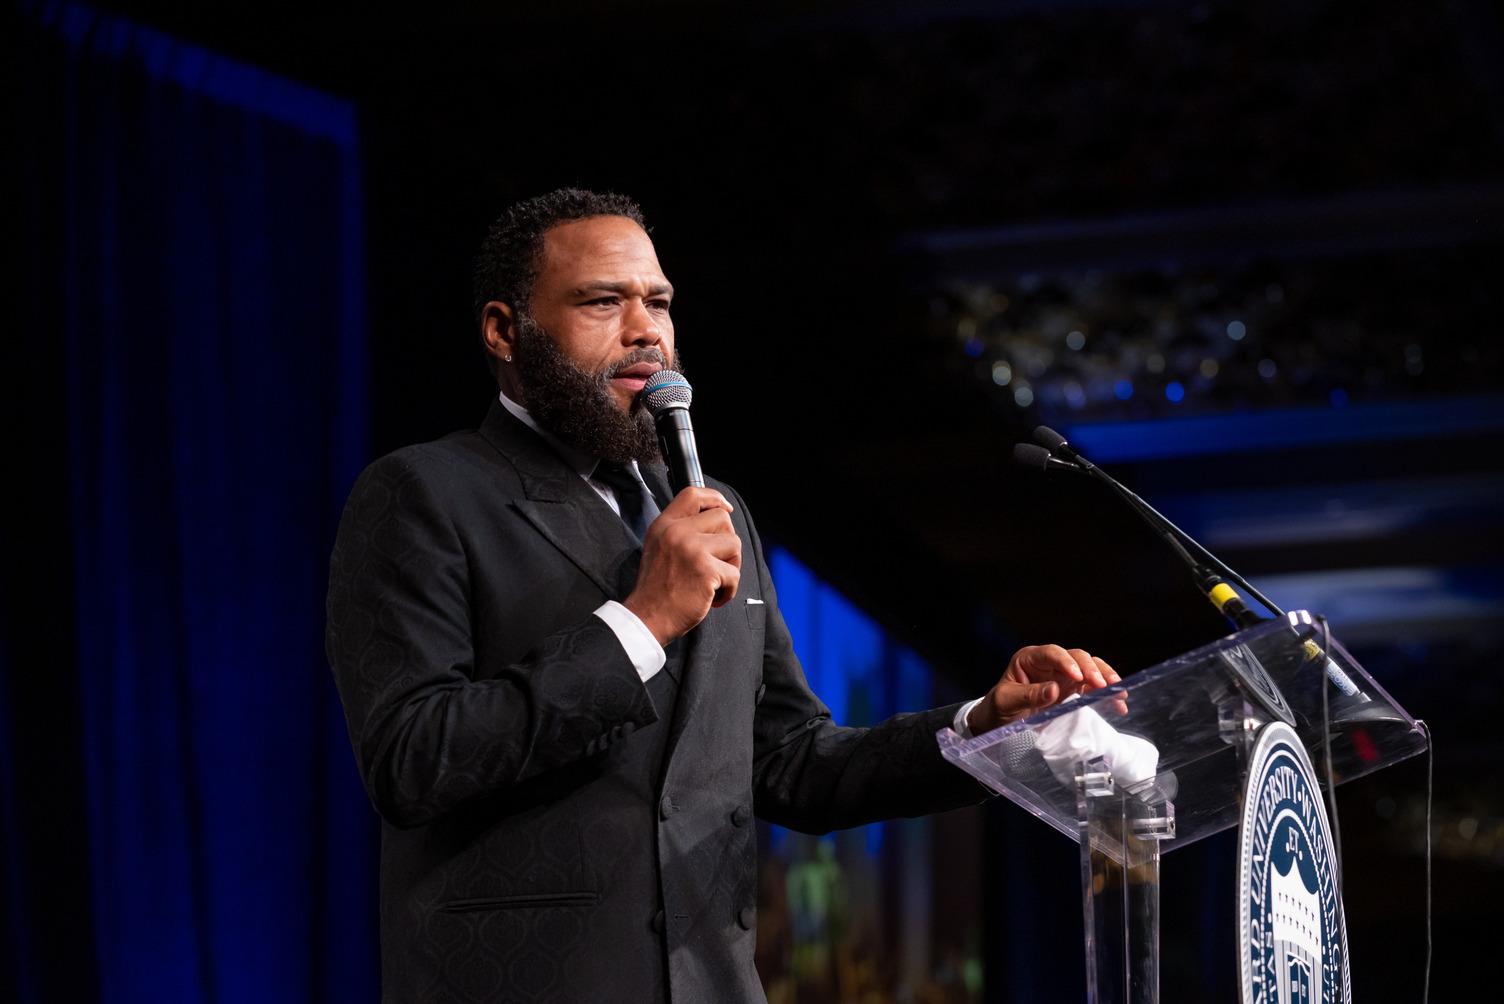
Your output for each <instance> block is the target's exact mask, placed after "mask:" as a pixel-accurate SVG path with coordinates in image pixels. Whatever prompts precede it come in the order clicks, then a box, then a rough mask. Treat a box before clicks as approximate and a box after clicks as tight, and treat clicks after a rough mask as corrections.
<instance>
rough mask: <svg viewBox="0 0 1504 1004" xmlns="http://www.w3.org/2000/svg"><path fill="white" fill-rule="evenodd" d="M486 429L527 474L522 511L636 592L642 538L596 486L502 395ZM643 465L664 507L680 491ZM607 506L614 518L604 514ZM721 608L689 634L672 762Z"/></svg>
mask: <svg viewBox="0 0 1504 1004" xmlns="http://www.w3.org/2000/svg"><path fill="white" fill-rule="evenodd" d="M480 434H481V436H482V437H483V438H484V439H485V440H486V441H487V442H489V443H490V444H491V445H492V446H493V447H495V448H496V450H497V452H499V453H500V454H501V455H502V456H504V457H506V458H507V459H508V460H510V461H511V463H512V466H513V467H514V468H515V469H516V471H517V474H518V476H519V477H520V478H521V480H522V489H523V494H524V495H525V496H526V498H522V499H515V500H513V502H512V505H513V506H514V507H515V508H516V509H517V511H518V512H520V513H521V514H522V515H523V517H524V518H526V519H527V520H528V522H530V523H532V524H533V526H534V527H535V528H536V529H537V530H538V532H539V533H541V534H542V535H543V536H544V537H545V538H546V539H547V540H548V541H549V542H550V543H551V544H553V546H554V547H556V548H558V549H559V551H560V552H562V553H563V554H564V555H565V557H567V558H568V559H569V560H570V561H572V562H573V563H574V564H575V565H576V566H577V567H578V568H579V569H580V571H581V572H583V573H584V574H585V575H587V576H588V577H589V578H590V580H591V581H592V582H594V583H595V584H596V585H597V586H599V587H600V588H601V591H602V592H604V593H605V594H606V595H607V596H608V597H610V598H611V599H615V600H620V599H622V598H624V597H625V596H626V595H627V594H628V593H629V592H631V591H632V587H633V585H635V584H636V582H637V570H638V568H639V567H640V565H641V563H642V545H641V544H640V543H639V542H638V540H637V538H636V537H635V536H634V535H633V533H632V531H631V530H629V529H628V528H627V525H626V524H625V523H623V522H622V521H621V519H620V517H618V516H617V515H616V514H615V513H613V512H612V511H611V507H610V506H608V505H606V503H605V501H604V500H603V499H601V497H600V496H599V495H597V494H596V493H595V490H594V489H593V488H591V487H590V486H589V485H588V484H586V483H585V481H584V479H583V478H581V477H580V476H579V474H577V473H576V472H575V471H573V470H571V469H570V468H569V465H568V464H566V463H565V462H564V460H563V459H562V458H560V457H559V455H558V454H557V453H555V452H554V451H553V448H552V447H550V446H549V445H548V444H547V443H546V442H544V441H543V438H542V437H541V436H539V435H538V434H537V433H535V432H533V430H531V429H529V428H528V427H527V426H525V425H523V424H522V423H521V422H519V421H517V419H515V418H513V417H512V415H511V413H509V412H508V411H507V410H506V409H505V408H503V407H502V406H501V404H500V403H499V402H492V404H491V411H490V413H489V414H487V415H486V421H485V423H484V424H483V425H482V426H481V429H480ZM640 469H641V471H642V475H643V480H644V481H646V482H647V483H648V486H649V487H650V488H651V489H652V490H653V494H654V495H655V496H656V497H657V498H658V499H659V504H660V507H661V506H662V505H663V504H664V503H665V502H667V501H669V500H671V499H672V498H673V495H672V493H671V491H670V488H669V484H668V471H667V469H666V468H664V467H662V466H660V465H648V464H643V465H640ZM602 513H604V514H605V515H606V516H609V517H610V518H609V519H606V518H602ZM715 614H716V611H714V610H713V611H711V615H710V616H708V617H706V618H705V620H704V621H703V622H701V624H700V626H699V627H697V628H695V630H693V631H691V632H690V633H689V634H688V635H687V636H686V637H685V639H684V642H685V650H684V663H683V669H682V670H681V674H682V676H681V680H680V688H679V698H678V701H677V702H675V703H676V707H675V709H674V718H673V722H672V724H671V726H670V728H669V735H668V745H667V747H666V748H665V750H664V763H665V765H667V764H668V763H670V762H671V761H672V757H673V753H674V747H675V745H676V744H677V743H678V740H679V737H680V736H681V735H682V734H683V732H684V727H685V724H686V723H687V722H688V721H689V720H690V717H691V716H692V715H693V714H694V712H695V709H696V707H697V706H698V705H699V703H700V700H701V699H702V697H703V696H704V694H705V693H706V691H707V689H708V688H709V686H710V684H711V683H712V682H713V680H712V677H713V675H714V666H715V660H716V655H717V654H718V653H719V652H720V647H721V631H720V627H719V618H718V617H716V616H715Z"/></svg>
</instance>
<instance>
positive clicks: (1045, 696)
mask: <svg viewBox="0 0 1504 1004" xmlns="http://www.w3.org/2000/svg"><path fill="white" fill-rule="evenodd" d="M1120 681H1121V677H1119V676H1118V674H1117V672H1116V671H1115V670H1114V669H1113V668H1112V667H1111V666H1109V665H1107V663H1106V662H1104V661H1103V660H1101V659H1098V658H1097V657H1096V656H1094V655H1092V654H1090V653H1089V652H1086V651H1084V650H1082V649H1079V648H1071V649H1066V648H1061V647H1060V646H1059V645H1030V646H1029V647H1028V648H1021V649H1019V650H1018V651H1017V652H1015V653H1014V654H1013V658H1012V659H1010V660H1009V661H1008V668H1007V670H1005V671H1004V672H1003V678H1002V679H1001V680H999V681H998V682H997V686H995V687H993V688H992V689H991V690H989V691H988V692H987V696H986V697H984V698H982V700H981V702H980V703H978V704H977V706H976V707H974V708H972V709H971V712H970V713H969V714H967V716H966V725H967V727H968V728H970V729H971V734H972V735H974V736H979V735H981V734H982V733H983V732H990V731H991V730H993V729H995V728H999V727H1001V726H1003V725H1007V724H1008V723H1009V722H1013V721H1017V720H1018V719H1020V718H1023V717H1025V716H1026V715H1031V714H1033V713H1034V712H1036V711H1042V710H1044V709H1045V708H1048V707H1050V706H1051V705H1054V704H1058V703H1059V702H1061V701H1063V700H1065V699H1066V698H1067V697H1070V696H1071V695H1073V694H1084V693H1089V692H1091V691H1093V690H1098V689H1100V688H1102V687H1110V686H1112V685H1113V684H1114V683H1118V682H1120ZM1118 707H1119V710H1120V711H1125V712H1126V711H1127V705H1126V703H1125V702H1123V701H1122V700H1121V699H1120V700H1119V701H1118Z"/></svg>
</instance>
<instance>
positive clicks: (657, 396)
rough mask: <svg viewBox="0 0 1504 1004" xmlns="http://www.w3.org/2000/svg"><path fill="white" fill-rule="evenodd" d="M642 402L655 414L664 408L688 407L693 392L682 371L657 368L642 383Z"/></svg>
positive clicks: (693, 394)
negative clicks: (656, 370) (657, 369)
mask: <svg viewBox="0 0 1504 1004" xmlns="http://www.w3.org/2000/svg"><path fill="white" fill-rule="evenodd" d="M641 396H642V403H643V404H644V405H645V406H646V407H647V409H648V411H650V412H652V413H653V414H654V415H657V414H658V413H659V412H661V411H663V410H664V409H666V408H688V407H689V402H690V401H691V400H693V399H694V396H695V392H694V390H693V388H691V387H690V386H689V381H688V380H686V379H684V375H683V374H682V373H677V372H675V371H674V370H659V371H658V372H657V373H654V374H653V375H652V376H650V377H648V379H647V382H646V383H645V384H643V385H642V395H641Z"/></svg>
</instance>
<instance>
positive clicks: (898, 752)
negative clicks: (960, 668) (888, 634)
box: [725, 489, 988, 833]
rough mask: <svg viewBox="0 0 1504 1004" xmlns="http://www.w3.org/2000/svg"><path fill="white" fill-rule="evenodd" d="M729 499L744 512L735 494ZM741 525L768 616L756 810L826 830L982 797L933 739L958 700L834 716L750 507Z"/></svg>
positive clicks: (802, 827) (797, 826)
mask: <svg viewBox="0 0 1504 1004" xmlns="http://www.w3.org/2000/svg"><path fill="white" fill-rule="evenodd" d="M725 490H726V491H728V492H730V489H725ZM731 494H732V495H733V496H735V493H734V492H731ZM734 504H735V505H736V507H737V509H738V510H740V511H741V512H742V513H744V514H745V513H746V511H747V510H746V508H745V503H743V502H742V500H741V498H740V497H739V496H735V502H734ZM746 526H747V533H748V536H749V538H750V541H751V545H752V546H751V552H752V554H753V556H754V561H755V567H756V573H757V575H758V577H759V579H758V586H759V588H760V589H761V590H762V596H763V598H764V600H765V602H766V604H767V618H768V619H767V627H766V631H765V634H764V644H763V685H764V687H765V688H766V689H765V690H763V691H762V696H761V697H760V699H759V701H758V703H757V709H756V714H755V719H754V724H753V739H754V743H753V745H754V749H753V791H754V799H755V804H756V809H757V814H758V815H759V816H761V817H762V818H764V819H767V820H768V821H770V822H773V823H777V824H779V825H781V826H787V827H789V828H790V829H794V830H799V831H801V832H805V833H825V832H828V831H829V830H833V829H844V828H846V827H850V826H860V825H862V824H864V823H870V822H873V821H875V820H879V819H891V818H893V817H895V816H921V815H927V814H929V813H932V812H941V811H944V810H947V809H956V808H960V807H962V806H967V805H975V804H976V803H978V802H981V801H982V800H984V799H985V798H986V797H987V795H988V792H987V791H986V789H984V788H983V787H982V786H981V785H980V784H978V783H977V782H976V781H975V780H974V779H973V778H972V777H971V775H969V774H967V773H966V772H965V771H963V770H961V769H959V768H957V767H956V766H954V765H953V764H951V763H948V762H947V761H946V760H945V758H944V757H942V756H941V755H940V749H939V744H938V742H937V741H936V736H935V734H936V733H937V732H938V731H939V730H940V729H942V728H944V727H946V726H948V725H950V724H952V722H953V721H954V720H955V715H956V711H957V710H958V709H959V708H960V706H961V705H960V704H953V705H950V706H948V707H944V708H936V709H933V710H930V711H921V712H915V713H912V714H900V715H895V716H893V717H892V718H889V719H888V720H886V721H884V722H882V723H880V724H878V725H875V726H873V727H871V728H849V727H844V726H840V725H837V724H835V723H834V722H833V721H831V717H830V709H829V708H827V707H826V706H825V704H824V703H823V702H822V701H821V700H820V699H819V698H818V697H816V696H815V694H814V693H813V692H812V691H811V690H810V688H809V684H808V682H807V681H806V679H805V676H804V669H803V668H802V667H801V666H800V664H799V657H798V656H797V655H795V654H794V646H793V640H792V639H791V638H790V637H789V631H788V627H787V625H785V623H784V621H783V615H782V614H781V613H779V610H778V598H777V594H776V592H775V590H774V588H773V580H772V577H771V576H770V575H769V574H768V568H767V562H766V560H765V557H764V555H763V551H762V542H761V540H760V539H759V538H758V535H757V530H756V528H755V526H754V525H753V523H752V520H751V517H750V516H748V517H747V521H746Z"/></svg>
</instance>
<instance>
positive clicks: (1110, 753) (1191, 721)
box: [938, 611, 1426, 1004]
mask: <svg viewBox="0 0 1504 1004" xmlns="http://www.w3.org/2000/svg"><path fill="white" fill-rule="evenodd" d="M1323 687H1325V690H1326V703H1327V712H1328V715H1327V717H1326V719H1325V720H1326V721H1328V722H1329V729H1330V733H1329V734H1330V737H1331V746H1332V752H1333V755H1332V772H1333V776H1334V778H1335V780H1336V781H1337V783H1339V784H1340V783H1342V782H1344V781H1350V780H1352V779H1353V778H1357V777H1362V776H1363V775H1365V774H1370V773H1372V772H1373V771H1376V770H1379V769H1380V768H1383V767H1386V766H1388V765H1390V764H1392V763H1396V762H1398V761H1400V760H1403V759H1405V758H1407V757H1411V756H1414V755H1415V754H1417V753H1420V752H1422V751H1424V750H1425V748H1426V739H1425V736H1424V733H1423V732H1422V731H1421V728H1420V727H1419V726H1417V725H1416V723H1415V720H1414V719H1413V718H1411V717H1410V716H1409V715H1408V714H1407V713H1406V712H1405V710H1404V709H1403V708H1401V707H1400V706H1399V705H1398V704H1397V703H1395V701H1394V699H1393V698H1391V697H1390V696H1389V695H1388V694H1387V693H1385V692H1384V690H1383V688H1381V687H1380V686H1379V685H1378V684H1377V683H1375V682H1374V680H1373V679H1372V677H1370V676H1369V675H1368V674H1367V673H1366V672H1364V671H1363V668H1362V667H1361V666H1359V665H1358V664H1357V663H1356V662H1354V661H1353V659H1352V657H1351V656H1350V655H1348V654H1347V652H1346V651H1344V650H1343V648H1342V646H1341V645H1340V644H1339V643H1338V642H1337V640H1336V639H1335V638H1331V639H1328V638H1326V637H1325V636H1324V632H1323V630H1322V628H1321V626H1320V625H1319V624H1318V623H1317V621H1316V619H1315V618H1313V617H1312V616H1311V615H1310V614H1308V613H1306V612H1305V611H1295V612H1292V613H1289V614H1287V615H1285V617H1284V618H1282V619H1278V620H1273V621H1269V622H1267V623H1264V624H1260V625H1258V626H1256V627H1252V628H1249V629H1247V630H1244V631H1241V632H1239V633H1237V634H1234V635H1230V636H1228V637H1227V638H1223V639H1222V640H1220V641H1217V642H1215V643H1213V644H1210V645H1206V646H1204V647H1202V648H1199V649H1196V650H1195V651H1193V652H1188V653H1186V654H1185V655H1182V656H1178V657H1176V658H1174V659H1171V660H1169V661H1168V662H1164V663H1161V664H1160V665H1158V666H1155V667H1153V668H1151V669H1147V670H1144V671H1142V672H1139V673H1136V674H1134V675H1133V676H1131V677H1129V678H1128V679H1126V680H1124V681H1123V682H1122V683H1121V684H1118V685H1116V686H1114V687H1110V688H1108V689H1106V690H1101V691H1097V692H1095V693H1093V694H1090V695H1088V696H1086V697H1082V698H1077V699H1074V700H1070V701H1067V702H1065V703H1062V704H1060V705H1057V706H1055V707H1053V708H1050V709H1049V710H1048V711H1045V712H1042V713H1040V714H1038V715H1034V716H1031V717H1029V718H1027V719H1024V720H1022V721H1018V722H1014V723H1013V724H1011V725H1006V726H1004V727H1002V728H1000V729H996V730H994V731H992V732H988V733H986V734H984V735H980V736H977V737H975V738H972V739H963V738H961V737H960V736H959V735H958V734H957V733H955V732H954V731H952V730H951V729H942V730H940V732H939V734H938V737H939V741H940V748H941V752H942V753H943V754H944V755H945V757H946V759H948V760H950V761H951V762H952V763H954V764H956V765H957V766H959V767H961V768H962V769H963V770H965V771H967V772H968V773H970V774H971V775H973V776H974V777H976V778H977V779H978V780H980V781H981V782H982V783H983V784H985V785H987V786H988V787H989V788H991V789H992V790H994V791H996V792H998V793H999V794H1002V795H1006V796H1007V797H1008V798H1010V799H1012V800H1013V801H1014V802H1017V803H1018V804H1019V805H1021V806H1023V807H1024V808H1025V809H1027V810H1028V811H1029V812H1030V813H1032V814H1033V815H1035V816H1038V817H1039V818H1040V819H1042V820H1044V821H1045V822H1046V823H1049V824H1050V825H1051V826H1053V827H1054V828H1055V829H1057V830H1059V831H1060V832H1061V833H1063V834H1065V835H1066V836H1067V837H1069V838H1071V839H1072V840H1074V841H1076V842H1077V843H1079V844H1080V846H1081V901H1082V909H1083V911H1084V919H1085V943H1086V974H1087V1000H1088V1001H1089V1002H1091V1004H1130V1002H1131V1004H1150V1002H1156V1001H1158V1000H1159V859H1160V855H1161V854H1164V853H1167V852H1169V851H1173V850H1175V849H1176V848H1179V847H1183V846H1185V845H1187V844H1190V843H1193V842H1194V841H1197V840H1200V839H1201V838H1202V837H1207V836H1210V835H1212V834H1213V833H1217V832H1220V831H1222V830H1225V829H1227V828H1229V827H1231V826H1236V825H1237V824H1238V822H1239V820H1240V819H1241V815H1242V809H1241V801H1242V791H1243V781H1244V774H1245V772H1246V769H1247V760H1248V755H1249V752H1250V750H1251V748H1252V743H1253V740H1254V738H1255V736H1256V734H1257V732H1258V730H1259V729H1260V728H1261V727H1262V726H1264V725H1265V724H1266V723H1269V722H1273V721H1280V720H1283V721H1284V722H1286V723H1287V724H1289V725H1290V726H1291V727H1293V728H1294V729H1295V730H1296V732H1297V734H1298V735H1299V736H1300V738H1301V740H1302V741H1303V742H1304V744H1305V747H1306V750H1307V752H1308V753H1309V754H1310V756H1311V760H1312V762H1313V763H1314V764H1315V766H1316V771H1317V774H1318V776H1321V783H1322V787H1323V789H1325V787H1326V779H1325V776H1324V774H1325V769H1324V768H1325V762H1326V745H1327V734H1328V732H1327V728H1326V727H1324V725H1323V721H1324V717H1323V713H1322V699H1323ZM1233 881H1234V876H1232V875H1229V876H1228V882H1233ZM1227 922H1228V923H1229V924H1231V923H1233V922H1234V918H1232V917H1229V918H1228V919H1227Z"/></svg>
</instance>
